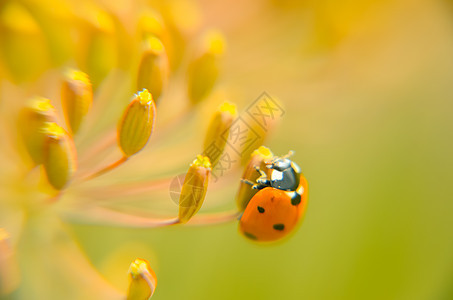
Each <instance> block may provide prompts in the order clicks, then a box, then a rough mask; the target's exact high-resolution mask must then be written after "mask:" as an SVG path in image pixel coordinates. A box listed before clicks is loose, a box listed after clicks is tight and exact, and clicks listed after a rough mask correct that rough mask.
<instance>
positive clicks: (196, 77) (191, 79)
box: [187, 32, 224, 104]
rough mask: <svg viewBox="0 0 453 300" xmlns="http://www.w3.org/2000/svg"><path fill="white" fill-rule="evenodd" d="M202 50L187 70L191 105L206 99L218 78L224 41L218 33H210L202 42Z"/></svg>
mask: <svg viewBox="0 0 453 300" xmlns="http://www.w3.org/2000/svg"><path fill="white" fill-rule="evenodd" d="M204 44H205V45H204V49H203V51H202V52H201V54H200V55H199V56H198V57H197V58H195V59H194V60H193V61H192V62H191V63H190V65H189V69H188V74H187V75H188V76H187V80H188V93H189V99H190V101H191V102H192V104H197V103H199V102H201V101H202V100H203V99H204V98H206V97H207V96H208V95H209V93H210V92H211V90H212V88H213V87H214V85H215V83H216V81H217V78H218V76H219V57H220V56H221V55H222V54H223V50H224V40H223V37H222V35H221V34H220V33H217V32H211V33H209V34H207V36H206V37H205V40H204Z"/></svg>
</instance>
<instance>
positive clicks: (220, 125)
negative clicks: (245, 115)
mask: <svg viewBox="0 0 453 300" xmlns="http://www.w3.org/2000/svg"><path fill="white" fill-rule="evenodd" d="M236 117H237V111H236V105H234V104H231V103H228V102H225V103H223V104H222V105H221V106H220V108H219V110H218V111H217V112H215V114H214V116H213V117H212V120H211V123H210V124H209V127H208V131H207V133H206V137H205V139H204V145H203V149H204V152H205V155H206V156H208V157H209V160H210V161H211V164H212V167H213V168H214V167H215V166H216V164H217V162H218V161H219V159H220V157H221V156H222V152H223V150H224V149H225V145H226V141H227V139H228V136H229V133H230V126H231V124H232V123H233V121H234V119H235V118H236Z"/></svg>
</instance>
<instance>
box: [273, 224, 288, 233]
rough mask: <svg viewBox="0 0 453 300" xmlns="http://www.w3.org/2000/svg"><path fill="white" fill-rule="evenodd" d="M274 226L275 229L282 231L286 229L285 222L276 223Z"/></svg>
mask: <svg viewBox="0 0 453 300" xmlns="http://www.w3.org/2000/svg"><path fill="white" fill-rule="evenodd" d="M273 227H274V229H275V230H280V231H282V230H283V229H285V224H274V226H273Z"/></svg>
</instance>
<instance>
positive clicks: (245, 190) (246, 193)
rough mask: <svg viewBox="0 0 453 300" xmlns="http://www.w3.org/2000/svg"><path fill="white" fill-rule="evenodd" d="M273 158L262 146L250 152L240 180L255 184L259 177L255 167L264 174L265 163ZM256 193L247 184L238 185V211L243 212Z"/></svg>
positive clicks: (270, 152) (268, 150) (265, 170)
mask: <svg viewBox="0 0 453 300" xmlns="http://www.w3.org/2000/svg"><path fill="white" fill-rule="evenodd" d="M273 157H274V154H272V151H271V150H270V149H269V148H267V147H264V146H261V147H259V148H258V149H256V150H255V151H253V152H252V154H251V156H250V159H249V161H248V163H247V166H246V167H245V169H244V173H243V174H242V179H245V180H249V181H251V182H255V181H256V179H258V177H259V176H260V174H259V173H258V172H257V171H256V167H259V168H260V169H261V170H263V171H264V172H268V171H269V170H268V168H266V163H265V162H266V161H269V160H271V159H272V158H273ZM257 192H258V190H254V189H252V188H251V186H250V185H249V184H246V183H244V182H241V183H240V185H239V190H238V193H237V195H236V204H237V206H238V208H239V211H244V210H245V208H246V207H247V204H248V203H249V201H250V199H252V197H253V196H254V195H255V194H256V193H257Z"/></svg>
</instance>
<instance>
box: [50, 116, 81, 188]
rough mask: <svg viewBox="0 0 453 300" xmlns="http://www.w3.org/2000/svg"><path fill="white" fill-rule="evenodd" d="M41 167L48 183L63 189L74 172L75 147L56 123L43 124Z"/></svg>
mask: <svg viewBox="0 0 453 300" xmlns="http://www.w3.org/2000/svg"><path fill="white" fill-rule="evenodd" d="M42 131H43V133H44V134H45V136H46V139H45V141H44V155H43V157H44V159H43V165H44V170H45V172H46V175H47V180H48V181H49V183H50V184H51V185H52V186H53V187H54V188H55V189H57V190H61V189H63V188H64V187H65V186H66V184H67V183H68V181H69V180H70V179H71V176H72V174H74V172H75V170H76V155H75V147H74V144H73V141H72V139H71V137H70V136H69V135H68V134H67V133H66V131H65V130H64V129H63V128H61V127H60V126H58V125H57V124H56V123H53V122H48V123H45V125H44V127H43V128H42Z"/></svg>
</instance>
